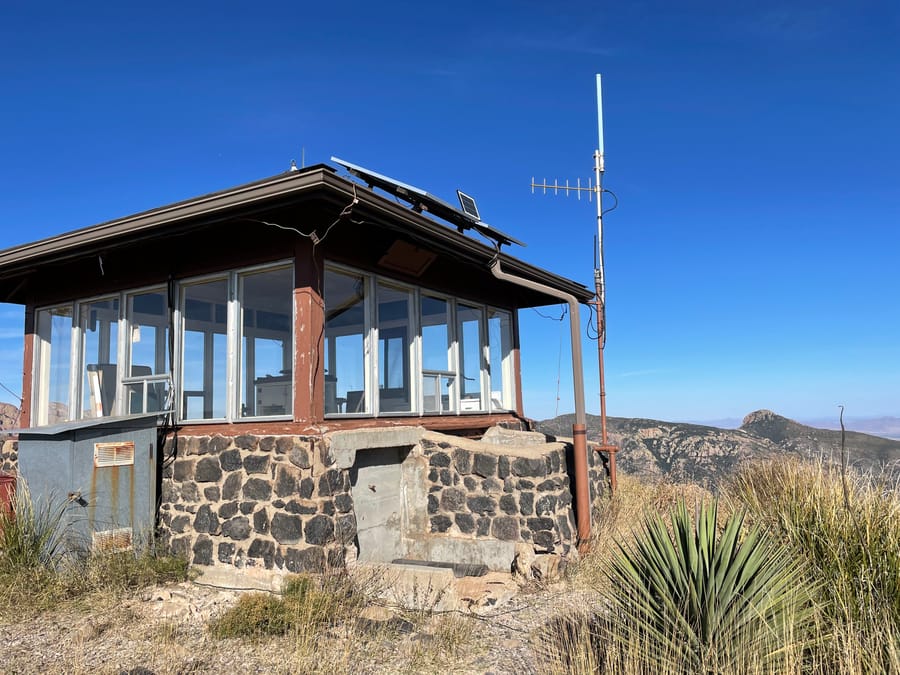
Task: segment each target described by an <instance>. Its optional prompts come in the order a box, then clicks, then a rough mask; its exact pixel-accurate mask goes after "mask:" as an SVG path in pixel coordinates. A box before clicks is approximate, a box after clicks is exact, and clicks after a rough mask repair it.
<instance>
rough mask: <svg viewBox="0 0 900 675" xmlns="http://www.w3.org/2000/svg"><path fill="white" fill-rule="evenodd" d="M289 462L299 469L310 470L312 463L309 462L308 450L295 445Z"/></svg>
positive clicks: (290, 453)
mask: <svg viewBox="0 0 900 675" xmlns="http://www.w3.org/2000/svg"><path fill="white" fill-rule="evenodd" d="M288 461H289V462H290V463H291V464H293V465H294V466H296V467H297V468H299V469H309V468H310V467H312V462H311V461H309V452H307V450H306V448H303V447H300V446H299V445H293V446H292V447H291V450H290V452H289V453H288Z"/></svg>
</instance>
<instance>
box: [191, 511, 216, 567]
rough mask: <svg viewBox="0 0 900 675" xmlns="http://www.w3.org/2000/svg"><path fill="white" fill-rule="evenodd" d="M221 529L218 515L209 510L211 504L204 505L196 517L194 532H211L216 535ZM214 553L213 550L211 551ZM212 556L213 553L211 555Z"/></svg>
mask: <svg viewBox="0 0 900 675" xmlns="http://www.w3.org/2000/svg"><path fill="white" fill-rule="evenodd" d="M218 529H219V519H218V517H216V514H215V513H213V512H212V509H211V508H209V504H204V505H203V506H201V507H200V508H199V509H197V515H196V516H195V517H194V530H195V531H197V532H209V533H210V534H215V533H216V530H218ZM210 551H212V549H210ZM210 555H212V553H210Z"/></svg>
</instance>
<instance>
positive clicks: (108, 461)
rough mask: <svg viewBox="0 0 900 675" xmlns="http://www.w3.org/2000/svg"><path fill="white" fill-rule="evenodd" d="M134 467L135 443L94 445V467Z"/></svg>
mask: <svg viewBox="0 0 900 675" xmlns="http://www.w3.org/2000/svg"><path fill="white" fill-rule="evenodd" d="M132 465H134V441H121V442H117V443H94V466H96V467H104V466H132Z"/></svg>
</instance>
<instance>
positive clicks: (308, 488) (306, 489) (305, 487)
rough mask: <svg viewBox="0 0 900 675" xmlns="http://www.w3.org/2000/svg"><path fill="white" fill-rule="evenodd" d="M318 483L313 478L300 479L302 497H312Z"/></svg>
mask: <svg viewBox="0 0 900 675" xmlns="http://www.w3.org/2000/svg"><path fill="white" fill-rule="evenodd" d="M315 487H316V483H315V481H314V480H313V479H312V478H304V479H303V480H301V481H300V499H309V498H310V497H312V493H313V490H314V489H315Z"/></svg>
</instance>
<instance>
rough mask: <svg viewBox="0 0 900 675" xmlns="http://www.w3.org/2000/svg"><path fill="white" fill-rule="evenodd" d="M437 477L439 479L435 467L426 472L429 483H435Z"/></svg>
mask: <svg viewBox="0 0 900 675" xmlns="http://www.w3.org/2000/svg"><path fill="white" fill-rule="evenodd" d="M439 479H440V476H439V474H438V472H437V469H432V470H431V471H429V472H428V481H429V482H430V483H437V482H438V480H439Z"/></svg>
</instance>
